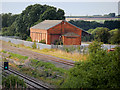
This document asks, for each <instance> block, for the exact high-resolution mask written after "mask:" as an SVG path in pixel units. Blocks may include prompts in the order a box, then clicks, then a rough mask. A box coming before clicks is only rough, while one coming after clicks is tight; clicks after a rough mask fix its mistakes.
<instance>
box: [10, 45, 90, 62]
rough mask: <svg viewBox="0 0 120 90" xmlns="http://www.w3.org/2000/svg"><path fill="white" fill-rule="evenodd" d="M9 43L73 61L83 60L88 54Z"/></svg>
mask: <svg viewBox="0 0 120 90" xmlns="http://www.w3.org/2000/svg"><path fill="white" fill-rule="evenodd" d="M10 45H11V46H15V47H18V48H19V47H20V48H24V49H28V50H31V51H34V52H38V53H42V54H47V55H52V56H55V57H59V58H62V59H67V60H73V61H84V60H86V59H87V58H88V56H89V55H88V54H79V53H70V52H66V51H62V50H58V49H40V50H39V49H33V48H31V47H28V46H24V45H22V44H19V45H16V44H13V43H10Z"/></svg>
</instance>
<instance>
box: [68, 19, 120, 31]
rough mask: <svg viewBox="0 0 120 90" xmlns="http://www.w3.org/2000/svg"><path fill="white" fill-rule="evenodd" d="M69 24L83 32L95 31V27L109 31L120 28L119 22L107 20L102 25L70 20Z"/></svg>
mask: <svg viewBox="0 0 120 90" xmlns="http://www.w3.org/2000/svg"><path fill="white" fill-rule="evenodd" d="M69 22H70V23H71V24H74V25H76V26H78V27H80V28H82V29H84V30H85V31H88V30H89V29H95V28H97V27H106V28H108V29H110V30H112V29H116V28H120V21H119V20H109V21H104V23H98V22H95V21H83V20H75V21H74V20H70V21H69Z"/></svg>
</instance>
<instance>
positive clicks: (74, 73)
mask: <svg viewBox="0 0 120 90" xmlns="http://www.w3.org/2000/svg"><path fill="white" fill-rule="evenodd" d="M89 54H90V55H89V58H88V59H87V61H80V62H77V63H76V64H75V66H74V67H73V68H71V69H70V70H69V74H68V77H67V79H66V80H65V82H64V84H63V86H62V87H64V88H119V87H120V84H119V83H120V75H119V73H120V67H119V65H120V47H116V48H115V51H113V52H109V53H108V52H107V51H106V50H104V49H102V48H101V44H100V43H98V42H93V43H92V44H90V46H89ZM113 77H114V78H113Z"/></svg>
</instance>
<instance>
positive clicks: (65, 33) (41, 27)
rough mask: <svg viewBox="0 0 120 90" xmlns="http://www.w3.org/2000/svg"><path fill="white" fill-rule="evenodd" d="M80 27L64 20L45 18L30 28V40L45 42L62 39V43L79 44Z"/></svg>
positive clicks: (53, 42)
mask: <svg viewBox="0 0 120 90" xmlns="http://www.w3.org/2000/svg"><path fill="white" fill-rule="evenodd" d="M82 31H83V30H82V29H80V28H78V27H76V26H74V25H72V24H71V23H69V22H67V21H65V20H45V21H43V22H41V23H39V24H37V25H35V26H33V27H31V28H30V37H31V39H32V41H37V42H40V41H41V40H45V42H46V44H55V43H56V41H62V42H63V45H81V35H82Z"/></svg>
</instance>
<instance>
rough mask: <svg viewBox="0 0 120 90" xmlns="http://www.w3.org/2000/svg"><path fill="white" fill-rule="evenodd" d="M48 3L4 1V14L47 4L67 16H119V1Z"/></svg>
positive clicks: (21, 0) (17, 12)
mask: <svg viewBox="0 0 120 90" xmlns="http://www.w3.org/2000/svg"><path fill="white" fill-rule="evenodd" d="M17 1H19V0H17ZM35 1H36V2H35ZM39 1H40V0H39ZM44 1H46V0H44ZM48 1H50V0H47V2H38V0H34V2H33V1H31V2H28V0H27V1H24V2H23V0H20V1H19V2H15V0H9V2H8V0H4V1H2V13H13V14H19V13H21V12H22V11H23V10H25V8H26V7H27V6H29V5H31V4H32V5H33V4H36V3H37V4H42V5H44V4H47V5H51V6H55V7H57V8H61V9H63V10H64V11H65V15H72V16H73V15H77V16H85V15H89V16H90V15H103V14H109V13H116V14H118V1H119V0H106V1H109V2H100V1H102V0H96V2H94V0H91V2H88V0H85V2H81V1H80V0H69V2H68V1H67V0H66V1H65V0H64V1H65V2H60V1H59V0H57V2H55V0H52V1H50V2H48ZM53 1H54V2H53ZM58 1H59V2H58ZM61 1H62V0H61ZM89 1H90V0H89ZM98 1H99V2H98Z"/></svg>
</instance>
